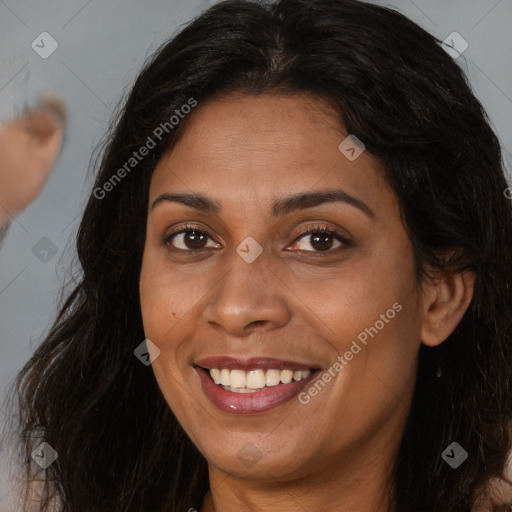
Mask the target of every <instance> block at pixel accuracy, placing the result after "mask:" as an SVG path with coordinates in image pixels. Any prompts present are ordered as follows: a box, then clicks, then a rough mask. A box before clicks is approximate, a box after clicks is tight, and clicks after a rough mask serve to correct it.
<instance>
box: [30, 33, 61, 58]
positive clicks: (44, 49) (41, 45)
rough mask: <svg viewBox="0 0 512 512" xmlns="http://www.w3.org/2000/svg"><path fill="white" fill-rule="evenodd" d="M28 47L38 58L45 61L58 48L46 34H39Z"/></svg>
mask: <svg viewBox="0 0 512 512" xmlns="http://www.w3.org/2000/svg"><path fill="white" fill-rule="evenodd" d="M30 46H31V47H32V50H34V51H35V52H36V53H37V54H38V55H39V57H41V58H42V59H47V58H48V57H49V56H50V55H51V54H52V53H53V52H54V51H55V50H56V49H57V48H58V47H59V43H57V41H55V39H54V38H53V37H52V36H51V35H50V34H48V32H41V33H40V34H39V35H38V36H37V37H36V38H35V39H34V40H33V41H32V44H31V45H30Z"/></svg>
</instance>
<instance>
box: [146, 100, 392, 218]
mask: <svg viewBox="0 0 512 512" xmlns="http://www.w3.org/2000/svg"><path fill="white" fill-rule="evenodd" d="M349 135H350V134H348V133H347V132H346V130H345V128H344V126H343V125H342V123H341V120H340V118H339V115H338V113H337V112H336V111H335V110H334V109H333V108H332V107H330V106H329V104H328V103H326V102H325V101H323V100H321V99H319V98H315V97H312V96H307V95H288V96H283V95H270V94H265V95H258V96H249V95H240V94H236V95H230V96H226V97H224V98H221V99H217V100H213V101H208V102H205V103H204V104H199V105H198V107H197V108H196V109H195V110H194V111H193V113H191V114H190V116H189V118H188V119H187V124H186V127H185V130H184V132H183V135H182V137H181V139H180V140H179V142H178V143H177V144H176V145H175V146H174V148H173V149H172V150H171V151H170V152H168V153H167V154H165V155H164V156H163V157H162V159H161V160H160V162H159V164H158V165H157V167H156V169H155V172H154V174H153V177H152V183H151V192H150V196H151V197H150V199H154V198H155V197H156V196H157V195H158V194H161V193H163V192H168V191H169V190H172V191H177V192H198V193H202V194H205V195H209V196H212V195H214V196H215V197H216V199H218V200H219V201H220V202H222V203H226V204H232V205H233V206H236V205H237V204H238V205H239V204H240V202H242V201H244V200H247V197H248V196H250V197H253V198H259V199H262V200H266V199H268V200H269V201H272V200H274V199H275V198H276V197H279V196H280V195H284V194H293V193H299V192H304V190H311V191H313V190H315V189H326V188H331V187H336V188H342V189H344V190H345V191H346V192H347V193H350V194H353V195H355V196H359V197H365V198H367V200H368V202H371V203H373V205H374V206H375V207H377V208H378V206H379V203H380V202H384V203H385V202H387V203H389V204H388V206H389V205H390V204H391V203H390V202H393V198H392V197H390V196H391V193H390V191H389V190H388V187H387V186H386V183H385V181H384V180H383V178H382V176H381V172H380V167H379V164H378V162H377V160H376V159H375V158H374V157H372V156H371V155H370V154H368V152H366V151H363V152H362V153H361V154H360V156H358V157H357V158H356V159H355V160H349V159H348V158H347V157H346V156H345V154H344V153H342V152H341V151H340V149H339V145H340V144H341V143H343V141H344V140H345V139H347V137H348V136H349ZM349 142H350V141H349ZM356 149H357V148H356ZM386 196H387V197H386Z"/></svg>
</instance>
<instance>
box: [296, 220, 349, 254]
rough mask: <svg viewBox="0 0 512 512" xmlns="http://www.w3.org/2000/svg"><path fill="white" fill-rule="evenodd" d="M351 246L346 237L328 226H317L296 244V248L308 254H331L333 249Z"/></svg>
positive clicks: (298, 239)
mask: <svg viewBox="0 0 512 512" xmlns="http://www.w3.org/2000/svg"><path fill="white" fill-rule="evenodd" d="M301 245H302V246H301ZM350 245H351V244H350V241H349V240H347V239H346V238H345V237H344V236H342V235H341V234H340V233H338V232H337V231H336V230H334V229H331V228H328V227H326V226H316V227H312V228H310V229H308V230H307V231H306V232H305V233H303V234H302V235H301V236H300V237H299V238H297V240H296V242H295V243H294V246H298V249H299V250H301V251H308V252H329V251H330V250H331V249H338V248H339V247H343V246H350ZM308 246H309V247H308ZM331 252H333V251H331Z"/></svg>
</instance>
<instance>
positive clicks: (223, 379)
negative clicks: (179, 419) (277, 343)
mask: <svg viewBox="0 0 512 512" xmlns="http://www.w3.org/2000/svg"><path fill="white" fill-rule="evenodd" d="M197 368H198V369H200V370H202V371H203V372H204V373H206V375H207V376H208V377H209V379H210V380H212V381H213V382H214V383H215V384H217V385H218V386H219V387H221V388H222V389H224V390H225V391H230V392H232V393H259V392H260V393H261V392H262V391H266V390H269V389H272V388H278V387H279V386H283V385H286V384H289V383H291V382H292V381H293V382H299V381H301V380H303V379H307V378H308V377H310V376H311V375H312V374H314V373H317V372H319V371H320V368H311V369H308V370H292V369H287V368H285V369H282V370H280V369H277V368H268V369H261V368H258V369H254V370H249V371H245V370H241V369H229V368H203V367H201V366H198V367H197Z"/></svg>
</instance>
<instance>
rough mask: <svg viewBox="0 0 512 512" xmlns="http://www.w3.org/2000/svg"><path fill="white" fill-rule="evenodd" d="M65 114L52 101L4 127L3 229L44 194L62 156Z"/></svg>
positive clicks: (0, 170) (0, 162) (0, 145)
mask: <svg viewBox="0 0 512 512" xmlns="http://www.w3.org/2000/svg"><path fill="white" fill-rule="evenodd" d="M64 120H65V110H64V106H63V104H62V103H61V102H60V101H59V100H57V99H55V98H52V97H47V98H45V99H44V100H43V101H42V103H41V105H40V106H39V107H38V108H35V109H33V110H31V111H29V112H28V113H27V114H26V115H24V116H22V117H18V118H16V119H13V120H11V121H9V122H8V123H6V124H0V228H2V227H3V226H5V224H6V223H7V221H8V220H9V218H10V217H12V216H14V215H16V214H17V213H19V212H21V211H22V210H23V209H24V208H26V207H27V206H28V205H29V204H30V203H31V202H32V201H33V200H34V199H35V198H36V197H37V196H38V194H39V193H40V192H41V190H42V188H43V185H44V184H45V182H46V180H47V179H48V176H49V175H50V171H51V169H52V167H53V165H54V163H55V161H56V159H57V157H58V155H59V151H60V148H61V146H62V139H63V124H64Z"/></svg>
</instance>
